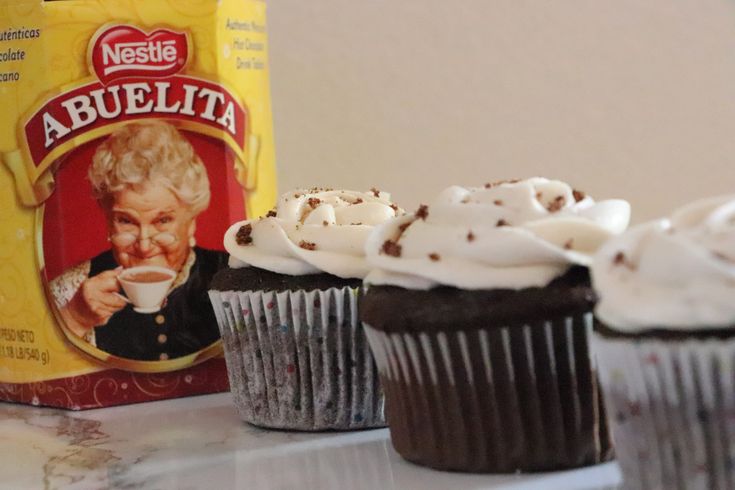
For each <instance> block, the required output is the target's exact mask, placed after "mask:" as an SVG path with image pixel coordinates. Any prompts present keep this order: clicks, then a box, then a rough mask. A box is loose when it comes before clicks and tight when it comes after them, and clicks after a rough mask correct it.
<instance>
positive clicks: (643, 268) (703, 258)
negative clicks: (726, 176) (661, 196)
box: [592, 195, 735, 331]
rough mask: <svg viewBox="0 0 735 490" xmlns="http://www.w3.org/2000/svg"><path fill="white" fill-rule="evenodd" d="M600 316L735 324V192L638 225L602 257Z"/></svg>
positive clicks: (636, 321)
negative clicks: (664, 217)
mask: <svg viewBox="0 0 735 490" xmlns="http://www.w3.org/2000/svg"><path fill="white" fill-rule="evenodd" d="M592 277H593V281H594V285H595V287H596V288H597V289H598V291H599V293H600V303H599V305H598V307H597V315H598V317H599V318H600V319H601V320H602V321H604V322H605V323H607V324H608V325H609V326H610V327H611V328H614V329H617V330H622V331H643V330H649V329H654V328H660V329H682V330H686V329H697V328H703V329H711V328H722V327H728V326H733V325H735V301H733V298H735V195H731V196H720V197H715V198H710V199H705V200H701V201H697V202H695V203H692V204H690V205H688V206H685V207H683V208H681V209H679V210H678V211H676V212H674V213H673V214H672V216H671V217H670V218H668V219H661V220H657V221H653V222H650V223H645V224H642V225H639V226H636V227H633V228H631V230H630V231H628V232H627V233H625V234H623V235H621V236H620V237H617V238H616V239H614V240H611V241H610V242H609V243H608V244H606V245H605V246H604V247H603V248H602V249H601V250H600V252H599V254H597V256H596V257H595V260H594V263H593V265H592Z"/></svg>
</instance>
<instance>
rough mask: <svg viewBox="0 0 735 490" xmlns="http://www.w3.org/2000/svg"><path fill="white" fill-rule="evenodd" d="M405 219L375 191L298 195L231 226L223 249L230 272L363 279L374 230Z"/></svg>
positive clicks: (315, 191)
mask: <svg viewBox="0 0 735 490" xmlns="http://www.w3.org/2000/svg"><path fill="white" fill-rule="evenodd" d="M401 214H403V211H402V210H401V209H400V208H399V207H398V206H396V205H395V204H393V203H392V202H391V201H390V195H389V194H387V193H385V192H380V191H378V190H377V189H374V190H372V191H370V192H355V191H347V190H326V189H310V190H297V191H293V192H289V193H286V194H284V195H283V196H282V197H281V198H280V200H279V202H278V205H277V207H276V210H274V211H271V212H269V213H268V215H267V216H265V217H263V218H260V219H256V220H248V221H242V222H240V223H235V224H234V225H232V226H231V227H230V229H229V230H228V231H227V232H226V233H225V239H224V242H225V248H226V249H227V251H228V252H229V253H230V256H231V259H230V265H231V266H232V267H245V266H248V265H252V266H255V267H258V268H261V269H266V270H269V271H272V272H278V273H281V274H288V275H304V274H317V273H320V272H326V273H329V274H333V275H335V276H339V277H342V278H363V277H365V275H366V274H367V273H368V270H369V266H368V265H367V262H366V260H365V251H364V248H365V247H364V246H365V241H366V240H367V237H368V235H369V233H370V231H371V230H372V229H373V228H374V226H375V225H378V224H380V223H383V222H384V221H386V220H388V219H390V218H395V217H396V216H398V215H401Z"/></svg>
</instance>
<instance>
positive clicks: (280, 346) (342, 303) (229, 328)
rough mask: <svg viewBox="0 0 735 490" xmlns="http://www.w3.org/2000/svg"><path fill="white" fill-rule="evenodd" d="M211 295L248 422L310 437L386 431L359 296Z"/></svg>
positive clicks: (354, 292) (339, 292) (337, 292)
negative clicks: (331, 432)
mask: <svg viewBox="0 0 735 490" xmlns="http://www.w3.org/2000/svg"><path fill="white" fill-rule="evenodd" d="M209 295H210V299H211V301H212V305H213V306H214V310H215V314H216V316H217V323H218V325H219V328H220V332H221V334H222V340H223V344H224V349H225V359H226V361H227V369H228V373H229V378H230V386H231V390H232V396H233V400H234V402H235V405H236V406H237V409H238V411H239V413H240V416H241V417H242V419H243V420H245V421H246V422H249V423H251V424H254V425H258V426H262V427H269V428H278V429H293V430H305V431H318V430H352V429H367V428H373V427H383V426H385V417H384V409H383V406H384V398H383V393H382V391H381V389H380V384H379V378H378V374H377V370H376V368H375V363H374V361H373V358H372V355H371V354H370V349H369V347H368V344H367V340H366V339H365V334H364V331H363V329H362V327H361V326H360V325H359V322H358V316H357V314H358V311H357V300H358V295H359V289H352V288H349V287H345V288H342V289H337V288H332V289H328V290H315V291H303V290H300V291H284V292H262V291H246V292H237V291H226V292H220V291H210V293H209Z"/></svg>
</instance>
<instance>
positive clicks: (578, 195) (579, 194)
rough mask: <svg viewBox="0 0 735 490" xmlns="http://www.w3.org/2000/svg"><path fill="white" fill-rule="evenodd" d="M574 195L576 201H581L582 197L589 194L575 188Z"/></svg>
mask: <svg viewBox="0 0 735 490" xmlns="http://www.w3.org/2000/svg"><path fill="white" fill-rule="evenodd" d="M572 195H573V196H574V201H575V202H579V201H581V200H582V199H584V198H585V197H587V194H585V193H584V192H582V191H578V190H577V189H574V190H573V191H572Z"/></svg>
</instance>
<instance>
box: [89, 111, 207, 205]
mask: <svg viewBox="0 0 735 490" xmlns="http://www.w3.org/2000/svg"><path fill="white" fill-rule="evenodd" d="M88 176H89V180H90V181H91V182H92V189H93V192H94V196H95V198H96V199H97V201H98V202H99V203H100V204H101V205H102V206H103V207H105V208H109V207H110V206H111V203H112V195H113V194H114V193H116V192H120V191H123V190H125V189H129V188H133V189H135V188H140V187H143V186H145V185H147V184H149V183H155V184H158V185H163V186H165V187H166V188H167V189H169V190H170V191H171V192H173V193H174V195H176V197H177V198H179V199H180V200H181V201H182V202H183V203H185V204H186V205H187V206H188V207H189V209H190V211H191V212H192V214H193V215H194V216H196V215H198V214H199V213H201V212H202V211H204V210H205V209H207V207H208V206H209V200H210V198H211V192H210V189H209V177H208V176H207V169H206V168H205V167H204V164H203V163H202V161H201V159H200V158H199V156H198V155H197V154H196V152H195V151H194V148H193V147H192V146H191V143H189V141H188V140H187V139H186V138H184V136H182V135H181V133H179V131H178V130H177V129H176V128H175V127H174V126H172V125H171V124H168V123H166V122H162V121H153V122H135V123H131V124H127V125H125V126H124V127H122V128H121V129H119V130H117V131H115V132H114V133H113V134H112V135H110V137H109V138H107V140H105V142H104V143H102V144H101V145H100V146H99V147H98V148H97V151H96V152H95V154H94V158H93V159H92V165H91V166H90V168H89V173H88Z"/></svg>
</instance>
